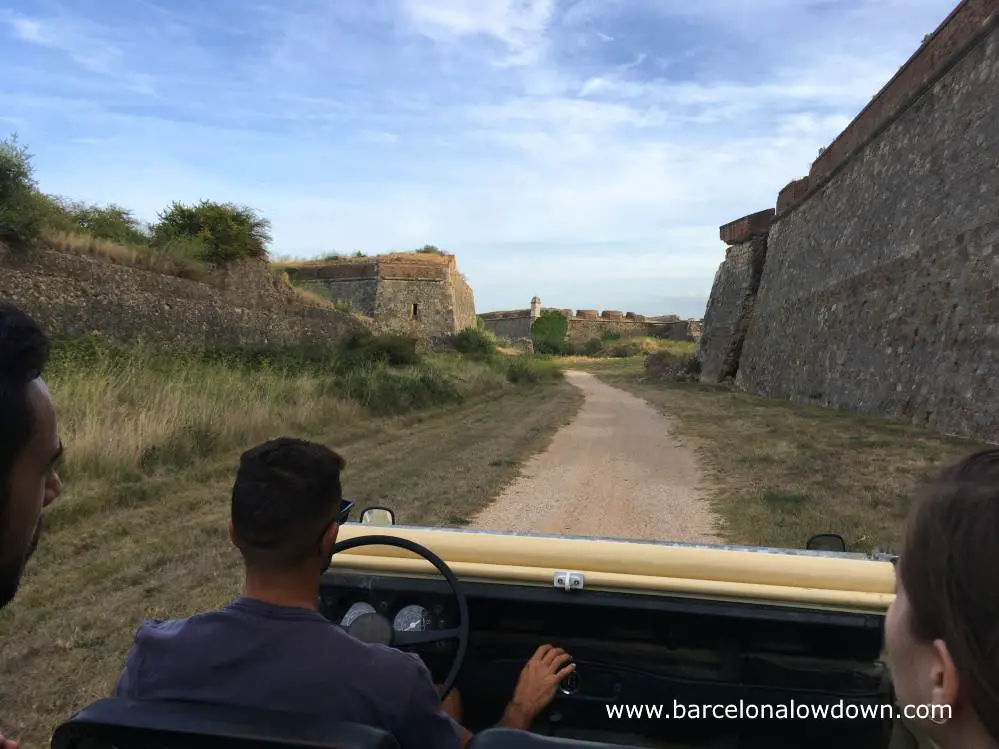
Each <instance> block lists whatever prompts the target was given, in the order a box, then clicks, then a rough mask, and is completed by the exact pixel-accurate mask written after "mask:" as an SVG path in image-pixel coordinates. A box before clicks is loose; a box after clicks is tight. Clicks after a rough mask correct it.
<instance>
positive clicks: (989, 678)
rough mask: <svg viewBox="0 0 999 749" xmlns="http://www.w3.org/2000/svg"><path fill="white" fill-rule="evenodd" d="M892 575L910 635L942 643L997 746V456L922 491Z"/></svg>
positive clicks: (969, 463)
mask: <svg viewBox="0 0 999 749" xmlns="http://www.w3.org/2000/svg"><path fill="white" fill-rule="evenodd" d="M898 574H899V577H900V579H901V582H902V586H903V587H904V588H905V593H906V597H907V598H908V600H909V608H910V626H911V628H912V632H913V634H914V635H915V636H916V637H917V638H919V639H921V640H924V641H932V640H935V639H941V640H943V641H944V642H945V643H946V644H947V648H948V650H949V651H950V654H951V657H952V658H953V659H954V664H955V667H956V668H957V671H958V673H959V675H960V679H961V689H962V692H964V693H965V694H966V695H967V698H968V700H969V701H970V703H971V706H972V707H973V709H974V711H975V713H976V714H977V716H978V718H979V720H981V721H982V724H983V725H984V726H985V728H986V730H988V732H989V733H990V734H991V735H992V737H993V738H995V739H997V740H999V449H992V450H983V451H981V452H977V453H975V454H973V455H970V456H968V457H967V458H964V459H963V460H961V461H958V462H957V463H954V464H952V465H950V466H948V467H947V468H945V469H944V470H943V471H942V472H941V473H940V474H939V475H938V476H937V477H936V478H934V479H932V480H931V481H928V482H927V483H926V484H924V485H923V486H922V487H920V489H919V491H918V493H917V496H916V503H915V506H914V508H913V510H912V512H911V513H910V516H909V523H908V528H907V531H906V537H905V545H904V548H903V551H902V556H901V558H900V559H899V570H898Z"/></svg>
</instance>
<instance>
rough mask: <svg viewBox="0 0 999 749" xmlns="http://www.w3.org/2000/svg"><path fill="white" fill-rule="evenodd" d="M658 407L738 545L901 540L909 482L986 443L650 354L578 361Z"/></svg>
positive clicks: (868, 544)
mask: <svg viewBox="0 0 999 749" xmlns="http://www.w3.org/2000/svg"><path fill="white" fill-rule="evenodd" d="M572 366H573V367H574V368H577V369H585V370H586V371H589V372H592V373H593V374H595V375H596V376H598V377H600V378H601V379H602V380H604V381H606V382H607V383H608V384H611V385H614V386H616V387H620V388H622V389H624V390H627V391H629V392H631V393H633V394H635V395H637V396H639V397H641V398H644V399H645V400H647V401H648V402H650V403H652V404H653V405H655V406H657V407H658V408H659V409H660V410H661V411H662V412H663V413H664V414H665V415H667V416H668V417H669V418H670V419H671V420H672V421H673V423H674V425H675V428H676V429H677V431H678V433H679V434H680V435H682V436H683V437H684V438H685V440H686V441H689V442H691V443H692V444H694V445H696V447H697V451H698V454H699V456H700V458H701V461H702V464H703V466H704V468H705V471H706V474H707V478H708V480H709V485H710V486H713V489H714V490H713V503H714V506H715V509H716V511H717V512H718V514H719V516H720V517H721V519H722V526H721V528H720V530H721V532H722V534H723V535H724V537H725V538H726V539H727V540H728V541H730V542H732V543H745V544H751V545H762V546H778V547H786V548H801V547H802V546H803V545H804V543H805V541H806V540H807V538H808V537H809V536H811V535H813V534H816V533H840V534H842V535H843V536H844V537H845V539H846V541H847V544H848V546H849V548H850V549H851V550H855V551H870V550H871V549H872V548H873V547H874V546H875V545H881V546H883V547H892V548H895V549H897V548H898V546H899V544H900V542H901V537H902V529H903V524H904V521H905V518H906V515H907V513H908V510H909V505H910V501H911V497H912V490H913V488H914V487H915V484H916V483H917V482H918V481H919V480H920V479H922V478H924V477H926V476H928V475H930V474H932V473H934V472H936V471H938V470H939V469H940V468H942V467H943V466H944V465H945V464H947V463H949V462H951V461H953V460H956V459H957V458H959V457H962V456H964V455H967V454H969V453H971V452H973V451H975V450H979V449H982V448H984V447H985V445H983V444H981V443H977V442H975V441H973V440H966V439H960V438H956V437H948V436H944V435H941V434H938V433H935V432H931V431H929V430H926V429H923V428H920V427H916V426H913V425H911V424H905V423H899V422H897V421H891V420H886V419H878V418H874V417H867V416H859V415H857V414H853V413H849V412H845V411H836V410H833V409H828V408H820V407H817V406H799V405H794V404H790V403H787V402H784V401H777V400H769V399H766V398H762V397H758V396H755V395H750V394H748V393H744V392H741V391H739V390H736V389H734V388H732V387H728V386H723V385H703V384H700V383H683V382H675V381H670V380H669V379H659V378H651V377H646V372H645V369H644V367H643V363H642V357H633V358H631V359H620V360H610V361H607V360H605V361H583V362H578V363H575V364H573V365H572Z"/></svg>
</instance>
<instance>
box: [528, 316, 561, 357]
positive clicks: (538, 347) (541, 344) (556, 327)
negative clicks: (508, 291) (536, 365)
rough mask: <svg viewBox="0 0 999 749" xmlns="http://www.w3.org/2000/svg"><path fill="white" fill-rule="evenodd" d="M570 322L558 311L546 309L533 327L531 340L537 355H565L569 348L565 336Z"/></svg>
mask: <svg viewBox="0 0 999 749" xmlns="http://www.w3.org/2000/svg"><path fill="white" fill-rule="evenodd" d="M568 330H569V320H568V319H567V318H566V316H565V315H563V314H562V313H561V312H559V311H558V310H553V309H546V310H543V311H542V312H541V314H540V315H539V316H538V318H537V319H536V320H535V321H534V323H533V324H532V325H531V340H532V341H533V342H534V352H535V353H537V354H565V353H567V351H568V348H569V347H568V346H567V344H566V341H565V334H566V332H568Z"/></svg>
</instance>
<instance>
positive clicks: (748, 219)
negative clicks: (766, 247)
mask: <svg viewBox="0 0 999 749" xmlns="http://www.w3.org/2000/svg"><path fill="white" fill-rule="evenodd" d="M773 220H774V209H773V208H768V209H767V210H765V211H758V212H757V213H752V214H750V215H749V216H743V217H742V218H740V219H736V220H735V221H732V222H731V223H728V224H725V225H724V226H722V227H720V228H719V229H718V234H719V236H720V237H721V241H722V242H724V243H725V244H738V243H740V242H748V241H749V240H750V239H752V238H753V237H758V236H762V235H765V234H766V233H767V232H768V231H770V224H771V223H773Z"/></svg>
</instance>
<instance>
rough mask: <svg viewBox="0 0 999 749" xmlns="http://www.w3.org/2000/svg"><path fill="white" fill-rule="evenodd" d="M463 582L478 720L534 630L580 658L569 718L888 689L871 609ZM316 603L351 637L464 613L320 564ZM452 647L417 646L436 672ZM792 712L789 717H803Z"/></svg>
mask: <svg viewBox="0 0 999 749" xmlns="http://www.w3.org/2000/svg"><path fill="white" fill-rule="evenodd" d="M462 589H463V591H464V592H465V595H466V599H467V603H468V611H469V626H470V630H469V631H470V635H469V643H468V650H467V653H466V657H465V660H464V663H463V666H462V670H461V672H460V674H459V677H458V681H457V684H456V686H457V687H458V688H459V689H460V691H461V694H462V703H463V705H465V711H466V716H465V717H466V720H465V724H466V726H467V727H468V728H469V729H470V730H473V731H474V730H479V729H481V728H484V727H487V726H489V725H492V724H494V723H495V721H496V720H498V719H499V717H500V715H501V714H502V711H503V709H504V707H505V705H506V702H507V701H508V700H509V698H510V696H511V695H512V693H513V688H514V685H515V684H516V682H517V678H518V676H519V674H520V671H521V669H522V668H523V666H524V664H525V663H526V662H527V660H528V659H529V658H530V657H531V655H532V654H533V653H534V651H535V650H536V649H537V648H538V646H539V645H541V644H543V643H551V644H554V645H557V646H560V647H563V648H565V649H566V651H568V652H569V653H570V654H571V655H572V656H573V660H574V661H575V663H576V670H575V672H574V673H573V674H572V675H571V677H570V678H568V679H566V680H564V681H563V682H562V683H561V684H560V685H559V690H558V692H557V693H556V696H555V699H554V700H553V702H552V705H551V708H550V710H549V711H548V712H549V716H550V717H551V716H556V717H557V718H558V719H559V720H561V721H565V722H568V723H571V724H572V725H574V726H591V727H594V726H598V724H599V725H603V726H604V727H605V728H606V723H607V715H606V713H605V712H604V706H605V705H607V704H614V703H637V704H644V703H649V702H652V703H661V704H671V703H672V701H673V700H674V699H677V700H680V701H682V702H684V703H696V704H739V703H740V702H742V703H745V704H757V705H762V704H775V703H777V704H780V703H788V702H790V701H794V702H795V703H798V704H804V703H812V704H827V705H831V704H835V703H837V702H840V701H841V700H843V699H846V700H848V701H852V702H857V703H866V704H875V705H877V704H885V703H887V702H889V701H890V699H891V695H890V682H888V680H887V676H886V669H885V667H884V665H883V664H881V663H880V662H879V656H880V651H881V644H882V631H883V629H882V628H883V617H882V616H878V615H875V614H863V613H860V614H853V613H839V612H822V611H808V610H800V609H789V608H781V607H777V606H767V605H763V604H755V605H751V604H734V603H723V602H712V601H706V600H701V601H697V600H691V599H686V600H683V599H670V598H668V597H665V596H663V597H659V596H642V595H635V594H611V593H602V592H598V591H586V590H581V591H572V592H567V591H565V590H556V589H554V588H545V587H542V586H516V585H496V584H491V583H464V584H463V585H462ZM320 610H321V611H322V613H323V614H324V615H325V616H326V617H327V618H328V619H330V620H331V621H333V622H335V623H337V624H339V625H340V626H342V627H344V628H345V629H346V630H347V631H348V632H351V633H352V634H354V635H355V636H357V637H358V639H361V640H364V641H367V642H382V643H385V644H389V643H390V642H391V640H392V634H393V632H411V631H426V630H434V629H451V628H454V627H456V626H458V624H459V621H458V613H457V603H456V601H455V600H454V598H453V596H452V595H451V593H450V588H449V587H448V585H447V583H446V582H444V580H443V579H439V578H437V579H435V578H413V577H405V576H393V575H369V574H363V573H354V572H344V571H335V572H328V573H327V574H326V575H325V576H324V578H323V584H322V586H321V593H320ZM457 647H458V642H457V640H446V641H439V642H436V643H434V644H433V645H431V646H424V649H421V650H420V651H419V655H420V657H421V658H422V659H423V660H424V662H425V663H426V664H427V667H428V668H429V669H430V671H431V673H432V675H433V677H434V679H435V681H436V682H437V683H441V682H442V681H443V680H444V679H445V678H446V676H447V673H448V671H449V670H450V668H451V666H452V664H453V663H454V656H455V653H456V651H457ZM659 722H660V723H661V721H659ZM723 722H725V721H723ZM684 723H685V724H688V723H691V721H684ZM694 723H698V724H699V725H700V724H703V725H705V726H706V725H707V723H711V721H706V722H703V721H694ZM763 723H766V721H763ZM800 723H801V722H800V721H784V724H798V725H799V729H800ZM840 723H844V722H843V721H840ZM845 723H849V721H846V722H845ZM731 724H732V721H731V720H729V721H727V723H726V725H729V726H730V725H731ZM756 724H761V721H756ZM782 730H786V729H782ZM826 730H827V731H828V729H826ZM838 730H841V731H845V730H846V727H845V724H844V725H840V728H839V729H838ZM799 738H801V737H800V736H799ZM841 738H842V737H841ZM816 745H817V746H818V745H820V744H816Z"/></svg>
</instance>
